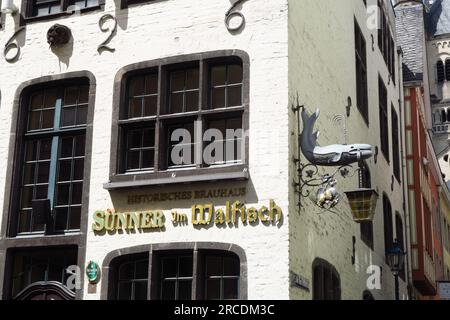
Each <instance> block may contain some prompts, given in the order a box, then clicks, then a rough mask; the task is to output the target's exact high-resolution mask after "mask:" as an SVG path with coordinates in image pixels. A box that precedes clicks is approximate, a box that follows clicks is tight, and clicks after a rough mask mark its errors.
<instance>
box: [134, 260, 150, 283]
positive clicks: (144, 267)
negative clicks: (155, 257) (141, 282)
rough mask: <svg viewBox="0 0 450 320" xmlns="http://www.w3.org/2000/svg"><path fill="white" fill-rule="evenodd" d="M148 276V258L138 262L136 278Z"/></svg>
mask: <svg viewBox="0 0 450 320" xmlns="http://www.w3.org/2000/svg"><path fill="white" fill-rule="evenodd" d="M147 277H148V260H144V261H138V262H136V275H135V279H147Z"/></svg>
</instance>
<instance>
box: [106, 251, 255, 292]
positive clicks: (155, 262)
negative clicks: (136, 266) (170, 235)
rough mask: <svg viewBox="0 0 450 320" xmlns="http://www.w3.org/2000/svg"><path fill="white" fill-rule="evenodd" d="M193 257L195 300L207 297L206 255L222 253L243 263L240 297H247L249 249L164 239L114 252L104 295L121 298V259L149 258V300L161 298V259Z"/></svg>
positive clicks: (110, 261) (240, 273) (107, 267)
mask: <svg viewBox="0 0 450 320" xmlns="http://www.w3.org/2000/svg"><path fill="white" fill-rule="evenodd" d="M187 255H190V256H191V257H192V287H191V288H192V290H191V297H192V298H191V299H192V300H204V295H205V287H204V285H206V273H205V271H206V270H205V263H206V257H208V256H217V255H221V256H223V257H232V258H233V259H237V262H238V265H239V276H238V277H239V279H238V287H237V290H238V293H237V294H238V299H243V300H245V299H247V260H246V256H245V252H244V250H243V249H242V248H240V247H238V246H236V245H230V244H227V243H216V242H197V243H194V242H190V243H172V244H170V243H164V244H152V245H141V246H137V247H128V248H122V249H119V250H115V251H113V252H110V253H109V254H108V255H107V256H106V258H105V259H104V261H103V266H102V278H103V281H102V287H101V299H102V300H103V299H108V300H116V299H117V280H118V267H119V266H120V264H121V263H123V262H127V261H133V260H138V259H140V260H142V259H148V261H149V264H148V287H147V288H148V289H147V299H148V300H151V299H153V300H159V299H160V298H161V282H160V276H161V262H162V259H164V258H167V257H169V258H170V257H176V256H187Z"/></svg>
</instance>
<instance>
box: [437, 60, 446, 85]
mask: <svg viewBox="0 0 450 320" xmlns="http://www.w3.org/2000/svg"><path fill="white" fill-rule="evenodd" d="M436 73H437V81H438V82H444V80H445V70H444V63H443V62H442V61H441V60H439V61H438V62H437V63H436Z"/></svg>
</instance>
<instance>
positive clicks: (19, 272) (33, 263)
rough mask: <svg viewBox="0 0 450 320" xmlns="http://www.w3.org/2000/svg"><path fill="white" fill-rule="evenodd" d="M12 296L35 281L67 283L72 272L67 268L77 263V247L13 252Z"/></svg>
mask: <svg viewBox="0 0 450 320" xmlns="http://www.w3.org/2000/svg"><path fill="white" fill-rule="evenodd" d="M12 261H13V275H12V297H13V298H14V297H15V296H16V295H17V294H18V293H20V292H21V291H22V290H23V289H25V288H26V287H28V286H29V285H32V284H33V283H35V282H40V281H44V282H48V281H57V282H59V283H62V284H63V285H65V284H66V282H67V278H68V277H69V276H70V274H68V273H67V270H66V269H67V268H68V267H69V266H72V265H77V249H76V248H73V247H67V248H64V249H51V250H50V249H49V250H35V251H25V250H19V251H16V252H15V253H14V254H13V259H12Z"/></svg>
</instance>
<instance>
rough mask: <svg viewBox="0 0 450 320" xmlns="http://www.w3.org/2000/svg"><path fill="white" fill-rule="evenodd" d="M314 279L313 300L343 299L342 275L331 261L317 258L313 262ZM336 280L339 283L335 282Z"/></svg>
mask: <svg viewBox="0 0 450 320" xmlns="http://www.w3.org/2000/svg"><path fill="white" fill-rule="evenodd" d="M325 278H327V279H325ZM312 279H313V290H312V291H313V292H312V295H313V300H341V298H342V287H341V277H340V275H339V272H338V271H337V270H336V268H335V267H334V266H333V265H332V264H331V263H329V262H328V261H326V260H324V259H320V258H316V259H315V260H314V261H313V264H312ZM326 281H328V282H326ZM335 281H336V282H337V283H334V282H335Z"/></svg>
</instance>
